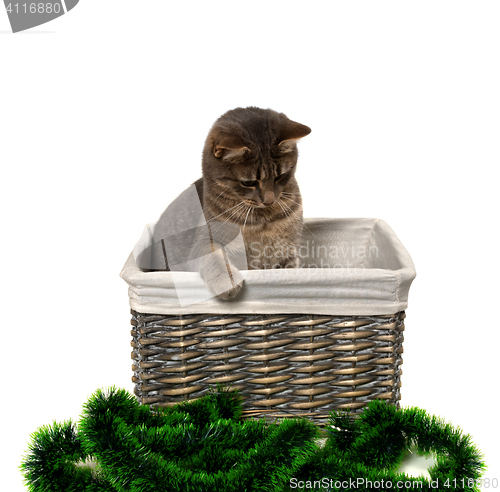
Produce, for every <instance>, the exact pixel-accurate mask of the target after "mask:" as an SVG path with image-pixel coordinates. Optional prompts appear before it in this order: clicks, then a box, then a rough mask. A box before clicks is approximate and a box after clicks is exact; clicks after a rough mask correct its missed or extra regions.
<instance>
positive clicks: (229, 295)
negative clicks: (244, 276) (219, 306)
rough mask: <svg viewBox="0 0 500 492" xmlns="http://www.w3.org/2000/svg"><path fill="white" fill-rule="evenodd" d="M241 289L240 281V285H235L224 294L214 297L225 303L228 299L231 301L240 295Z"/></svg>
mask: <svg viewBox="0 0 500 492" xmlns="http://www.w3.org/2000/svg"><path fill="white" fill-rule="evenodd" d="M242 287H243V280H242V281H241V283H239V284H236V285H235V286H234V287H232V288H231V289H229V290H226V292H222V293H221V294H218V295H217V296H216V297H217V299H222V300H224V301H227V300H228V299H233V298H235V297H236V296H237V295H238V294H239V293H240V290H241V288H242Z"/></svg>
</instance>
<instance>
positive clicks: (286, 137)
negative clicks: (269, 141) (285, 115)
mask: <svg viewBox="0 0 500 492" xmlns="http://www.w3.org/2000/svg"><path fill="white" fill-rule="evenodd" d="M310 133H311V129H310V128H309V127H308V126H306V125H302V124H301V123H297V122H295V121H292V120H288V121H287V122H286V123H285V124H284V125H283V126H282V128H281V131H280V143H279V144H278V147H279V148H280V150H281V151H282V152H291V151H292V150H293V149H294V147H295V144H296V143H297V142H298V141H299V140H300V139H301V138H303V137H305V136H306V135H309V134H310Z"/></svg>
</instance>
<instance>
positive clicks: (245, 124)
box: [136, 107, 311, 299]
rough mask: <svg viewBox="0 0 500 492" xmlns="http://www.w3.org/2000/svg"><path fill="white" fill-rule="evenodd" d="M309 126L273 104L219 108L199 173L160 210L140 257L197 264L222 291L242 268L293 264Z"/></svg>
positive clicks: (165, 264) (181, 266)
mask: <svg viewBox="0 0 500 492" xmlns="http://www.w3.org/2000/svg"><path fill="white" fill-rule="evenodd" d="M310 132H311V129H310V128H309V127H307V126H305V125H302V124H300V123H296V122H294V121H292V120H290V119H288V118H287V117H286V116H285V115H284V114H283V113H277V112H276V111H272V110H270V109H260V108H256V107H249V108H237V109H233V110H231V111H228V112H227V113H225V114H224V115H222V116H221V117H220V118H219V119H218V120H217V121H216V122H215V123H214V125H213V127H212V129H211V130H210V132H209V134H208V137H207V139H206V142H205V147H204V149H203V160H202V171H203V177H202V178H201V179H199V180H197V181H196V182H195V183H194V186H192V187H191V188H190V189H188V190H186V191H185V192H183V193H182V194H181V195H180V196H179V197H178V198H177V199H176V200H174V201H173V202H172V204H171V205H170V206H169V207H168V208H167V210H165V212H164V213H163V214H162V216H161V217H160V219H159V221H158V223H157V224H156V226H155V230H154V234H153V247H152V249H151V251H148V252H147V253H144V254H143V255H141V256H142V258H141V259H140V261H137V263H138V265H139V266H142V267H143V268H144V269H145V270H180V271H197V272H199V273H200V275H201V277H202V278H203V280H204V282H205V284H206V286H207V287H208V290H209V291H210V292H211V293H212V294H213V295H214V296H217V297H218V298H219V299H231V298H234V297H235V296H236V295H237V294H238V293H239V292H240V290H241V288H242V286H243V277H242V275H241V273H240V270H244V269H249V270H252V269H261V268H287V267H297V266H298V257H297V248H298V246H299V242H300V237H301V232H302V199H301V196H300V191H299V187H298V185H297V181H296V180H295V169H296V166H297V157H298V151H297V145H296V144H297V141H298V140H299V139H301V138H302V137H305V136H306V135H308V134H309V133H310ZM241 238H242V239H243V242H242V241H241ZM136 260H137V258H136Z"/></svg>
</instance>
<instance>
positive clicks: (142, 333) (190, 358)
mask: <svg viewBox="0 0 500 492" xmlns="http://www.w3.org/2000/svg"><path fill="white" fill-rule="evenodd" d="M353 220H354V226H353V225H352V224H353V223H352V222H342V221H339V220H337V221H333V222H334V225H335V227H333V229H335V231H336V232H335V233H336V234H337V233H338V232H339V231H340V232H341V233H342V234H343V233H344V232H345V230H346V229H348V230H349V231H351V229H352V228H353V227H355V228H358V229H360V230H361V229H362V230H363V232H362V234H361V233H359V237H357V238H355V239H354V240H355V241H358V242H363V243H364V244H368V242H369V241H372V239H373V237H375V239H374V241H375V243H377V241H378V244H379V246H381V247H383V251H382V252H381V254H380V255H378V258H377V261H374V262H373V263H372V264H369V263H367V262H366V261H365V260H363V261H365V263H366V266H367V268H366V271H363V275H364V276H361V277H358V278H356V279H355V280H352V279H349V278H346V277H345V276H343V275H341V274H340V273H341V272H338V271H336V270H335V269H331V270H332V271H328V272H326V273H328V275H339V278H341V280H339V282H340V283H339V284H338V285H337V284H336V281H337V280H336V278H337V277H331V276H330V277H327V280H326V281H324V282H325V284H324V285H325V286H324V287H323V288H322V289H321V292H323V291H327V292H326V294H325V297H324V299H323V300H322V302H321V304H319V303H316V304H314V303H313V302H312V301H310V302H302V303H301V302H300V300H298V299H297V298H296V295H297V294H296V291H295V290H294V289H293V285H295V284H293V282H295V283H296V284H297V281H296V279H295V280H294V281H293V282H292V281H290V282H292V284H290V285H291V286H290V285H288V287H287V289H288V291H287V290H286V289H285V288H284V287H283V280H281V281H280V282H276V283H275V284H273V281H274V280H273V278H270V279H269V278H267V280H266V281H267V282H268V283H270V284H271V289H273V288H275V289H277V290H279V288H283V289H284V290H283V292H290V293H291V298H292V299H291V302H289V303H287V302H285V301H286V299H284V298H283V296H284V294H283V293H282V292H281V291H280V296H281V297H280V299H279V300H278V299H269V301H268V302H266V301H264V300H263V299H264V297H265V296H264V295H263V296H261V297H260V298H259V295H258V292H257V290H256V292H257V293H256V294H255V295H254V297H253V298H252V292H253V291H252V286H253V285H256V284H257V283H258V282H257V281H256V280H255V278H256V277H255V278H254V277H252V276H251V275H250V276H249V277H247V279H246V283H247V284H248V291H249V293H248V295H247V298H246V301H245V299H244V300H243V301H242V302H229V303H224V302H223V301H218V302H217V301H214V300H213V299H212V300H210V301H207V302H206V303H204V305H205V306H206V307H208V309H207V310H206V311H201V308H200V306H199V305H198V306H197V305H194V306H187V307H185V308H183V309H179V306H173V305H172V302H171V299H170V298H169V297H168V296H169V294H161V292H162V291H161V289H162V288H164V286H165V285H167V287H168V286H169V285H170V284H168V281H167V277H168V276H171V275H172V274H174V275H175V274H177V273H179V272H155V273H149V274H148V273H144V272H139V271H138V269H137V268H136V267H135V265H133V259H131V258H129V260H128V263H127V265H128V266H127V265H126V267H125V268H124V270H123V271H122V277H123V278H124V279H125V280H126V281H127V282H128V283H129V286H130V291H129V295H130V304H131V307H132V311H131V312H132V321H131V323H132V325H133V330H132V337H133V340H132V347H133V352H132V359H133V366H132V369H133V372H134V375H133V382H134V384H135V393H136V395H137V398H138V399H139V401H140V402H141V403H143V404H150V405H153V406H171V405H174V404H176V403H178V402H181V401H185V400H192V399H196V398H199V397H201V396H202V395H204V394H205V393H206V392H208V391H210V389H212V388H215V387H216V386H217V384H219V383H222V384H224V385H225V386H228V387H230V388H234V389H238V390H240V392H241V394H242V396H243V398H244V409H245V411H244V416H245V417H248V418H250V417H252V418H254V417H259V418H260V417H265V418H267V419H271V420H274V419H276V418H285V417H294V416H305V417H308V418H310V419H312V420H314V421H316V422H320V423H322V422H325V421H326V420H327V418H328V414H329V412H331V411H332V410H334V409H347V408H349V409H351V410H353V411H359V410H360V409H361V408H362V407H364V406H365V405H366V404H367V403H369V402H370V401H371V400H373V399H385V400H388V401H390V402H391V403H393V404H395V405H398V402H399V400H400V398H401V394H400V387H401V364H402V362H403V361H402V353H403V345H402V344H403V330H404V319H405V312H404V309H405V308H406V306H407V293H408V289H409V286H410V284H411V281H412V280H413V278H414V277H415V272H414V269H413V264H412V263H411V259H410V258H409V256H408V254H407V253H406V250H404V248H403V247H402V245H401V244H400V243H399V241H398V240H397V238H396V237H395V236H391V233H392V231H391V230H390V229H389V228H388V226H387V225H386V224H385V223H382V224H380V222H379V221H372V222H370V223H369V224H370V227H371V229H370V228H369V227H368V228H367V227H366V226H367V222H366V221H367V220H371V219H353ZM363 220H364V221H365V222H362V221H363ZM339 223H340V225H341V227H339ZM377 224H378V225H377ZM309 226H310V227H309V230H311V231H312V232H313V234H314V231H315V232H316V233H318V230H317V229H314V223H309ZM361 226H362V227H361ZM377 227H379V228H381V229H380V231H378V232H376V233H373V231H374V230H376V229H377ZM349 228H351V229H349ZM370 231H371V232H370ZM377 234H379V235H380V237H383V238H385V239H384V241H385V240H386V239H387V238H388V237H389V239H390V241H386V242H385V243H384V242H380V241H382V240H381V239H380V238H379V239H376V236H377ZM392 234H393V233H392ZM319 236H320V235H319V234H318V235H316V236H315V237H319ZM368 236H369V237H370V240H369V241H367V239H366V238H367V237H368ZM396 260H397V261H396ZM391 262H392V263H391ZM384 265H385V266H386V267H385V268H384ZM333 270H335V271H333ZM340 270H342V269H340ZM402 272H403V273H402ZM249 273H250V274H252V273H254V272H249ZM259 274H262V273H259V272H257V273H255V275H259ZM161 275H163V277H162V276H161ZM392 277H394V279H393V280H394V282H392V280H391V281H389V280H388V279H392ZM342 282H343V283H342ZM345 282H351V284H349V285H347V286H346V285H344V284H345ZM266 285H267V284H266ZM273 285H275V287H273ZM297 285H298V286H299V287H300V286H301V285H300V282H298V284H297ZM315 285H316V286H317V285H318V281H316V282H315ZM367 285H368V286H370V288H369V289H368V290H363V289H365V288H366V286H367ZM302 287H303V291H304V295H305V296H306V297H307V288H306V286H302ZM329 288H331V289H332V291H328V289H329ZM256 289H257V288H256ZM342 289H344V290H342ZM169 292H170V291H169ZM332 292H333V293H334V294H333V295H332ZM336 292H338V293H339V295H338V296H336V297H335V293H336ZM345 292H347V293H349V294H350V295H351V294H352V296H353V299H348V296H347V297H346V295H345ZM341 293H342V295H341ZM249 299H250V300H249ZM252 299H259V300H258V302H252ZM306 301H307V299H306ZM214 302H215V304H214ZM256 305H257V308H258V307H260V308H261V311H259V310H258V309H257V308H256ZM275 305H277V306H279V308H277V309H276V312H273V307H274V306H275ZM309 305H310V310H309V312H304V306H309ZM214 306H215V307H214ZM249 306H250V307H251V308H252V309H249ZM293 307H296V308H297V307H298V308H299V309H300V310H298V313H294V312H293V311H292V309H293ZM391 307H393V308H394V310H393V311H392V310H391V311H389V310H388V309H389V308H391ZM245 308H246V309H245ZM239 309H242V310H241V312H238V310H239ZM278 309H279V310H278ZM176 311H177V312H176ZM221 311H222V312H221ZM249 311H251V312H249ZM384 311H385V312H384ZM200 312H201V313H203V314H198V313H200ZM241 313H247V314H241Z"/></svg>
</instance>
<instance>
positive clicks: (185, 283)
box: [120, 218, 416, 315]
mask: <svg viewBox="0 0 500 492" xmlns="http://www.w3.org/2000/svg"><path fill="white" fill-rule="evenodd" d="M302 244H303V246H302V247H301V248H300V249H299V256H300V257H301V268H297V269H281V270H248V271H245V272H242V273H243V276H244V278H245V285H244V287H243V289H242V291H241V292H240V294H239V296H238V297H237V298H236V299H233V300H229V301H223V300H219V299H217V298H210V299H208V300H206V301H203V302H197V303H194V304H189V305H186V306H182V307H181V305H180V303H179V298H178V295H177V292H176V288H177V289H179V288H183V289H186V291H189V292H193V293H196V292H201V291H200V289H202V290H203V292H205V291H206V287H205V285H204V283H203V280H202V279H201V277H200V275H199V274H198V273H196V272H168V271H158V272H143V271H141V270H140V269H139V268H138V267H137V265H136V263H135V260H134V254H133V253H131V254H130V256H129V258H128V260H127V262H126V263H125V266H124V267H123V270H122V271H121V273H120V276H121V277H122V278H123V279H124V280H125V281H126V282H127V283H128V285H129V298H130V307H131V308H132V309H134V310H135V311H138V312H141V313H148V314H149V313H151V314H152V313H157V314H167V315H168V314H171V315H183V314H324V315H387V314H394V313H397V312H399V311H403V310H405V309H406V308H407V306H408V291H409V289H410V285H411V282H412V281H413V279H414V278H415V275H416V272H415V267H414V265H413V261H412V259H411V258H410V255H409V254H408V252H407V251H406V249H405V248H404V246H403V245H402V244H401V242H400V241H399V239H398V238H397V236H396V235H395V234H394V232H393V231H392V229H391V228H390V227H389V226H388V225H387V223H386V222H384V221H383V220H381V219H358V218H356V219H306V220H305V228H304V237H303V242H302ZM135 251H137V247H136V248H135ZM200 297H202V295H201V296H200Z"/></svg>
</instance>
